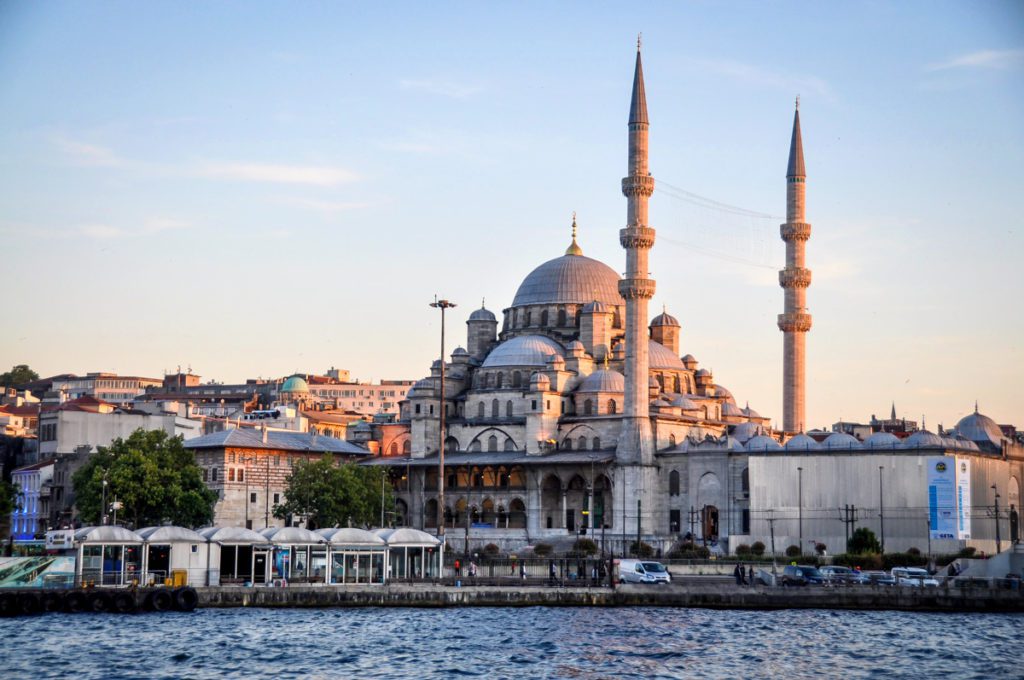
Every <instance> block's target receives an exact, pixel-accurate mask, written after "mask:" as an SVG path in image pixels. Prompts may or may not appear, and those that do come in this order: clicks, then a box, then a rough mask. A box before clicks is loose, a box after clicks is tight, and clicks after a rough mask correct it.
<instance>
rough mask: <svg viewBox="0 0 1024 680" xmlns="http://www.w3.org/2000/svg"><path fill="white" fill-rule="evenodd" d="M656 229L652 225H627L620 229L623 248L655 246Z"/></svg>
mask: <svg viewBox="0 0 1024 680" xmlns="http://www.w3.org/2000/svg"><path fill="white" fill-rule="evenodd" d="M654 234H655V232H654V230H653V229H651V228H650V227H639V226H633V227H626V228H625V229H619V243H621V244H622V247H623V248H626V249H627V250H628V249H631V248H644V249H650V248H652V247H653V246H654Z"/></svg>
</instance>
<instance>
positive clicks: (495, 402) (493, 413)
mask: <svg viewBox="0 0 1024 680" xmlns="http://www.w3.org/2000/svg"><path fill="white" fill-rule="evenodd" d="M498 409H499V406H498V400H497V399H494V400H492V401H491V417H492V418H497V417H498V413H499V410H498Z"/></svg>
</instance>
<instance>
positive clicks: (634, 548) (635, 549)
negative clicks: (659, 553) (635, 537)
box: [629, 541, 654, 557]
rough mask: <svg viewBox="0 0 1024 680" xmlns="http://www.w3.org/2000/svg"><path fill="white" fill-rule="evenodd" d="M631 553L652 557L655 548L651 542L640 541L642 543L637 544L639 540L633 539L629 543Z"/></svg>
mask: <svg viewBox="0 0 1024 680" xmlns="http://www.w3.org/2000/svg"><path fill="white" fill-rule="evenodd" d="M629 553H630V554H631V555H636V556H637V557H652V556H653V555H654V548H652V547H651V545H650V544H649V543H644V542H643V541H640V544H639V545H637V542H636V541H633V542H632V543H630V544H629Z"/></svg>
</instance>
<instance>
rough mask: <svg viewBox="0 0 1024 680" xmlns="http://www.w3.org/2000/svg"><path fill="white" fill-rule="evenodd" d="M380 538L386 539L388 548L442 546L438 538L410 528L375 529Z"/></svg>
mask: <svg viewBox="0 0 1024 680" xmlns="http://www.w3.org/2000/svg"><path fill="white" fill-rule="evenodd" d="M373 533H375V534H377V535H378V536H380V537H381V538H383V539H384V542H385V543H387V544H388V546H402V545H407V546H411V547H416V546H420V547H432V546H437V545H440V544H441V541H439V540H437V538H436V537H434V536H431V535H430V534H428V533H427V532H425V531H420V530H419V529H411V528H409V527H401V528H399V529H375V530H374V532H373Z"/></svg>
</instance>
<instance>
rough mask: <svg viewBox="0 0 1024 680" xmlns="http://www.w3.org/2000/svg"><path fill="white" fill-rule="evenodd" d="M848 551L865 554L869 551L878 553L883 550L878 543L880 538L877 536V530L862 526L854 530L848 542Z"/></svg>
mask: <svg viewBox="0 0 1024 680" xmlns="http://www.w3.org/2000/svg"><path fill="white" fill-rule="evenodd" d="M846 552H848V553H853V554H855V555H864V554H868V553H873V554H876V555H877V554H878V553H880V552H882V546H881V545H880V544H879V543H878V539H877V538H876V537H875V532H873V531H871V529H868V528H867V527H860V528H858V529H856V530H855V531H854V532H853V535H852V536H850V540H849V542H847V544H846Z"/></svg>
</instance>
